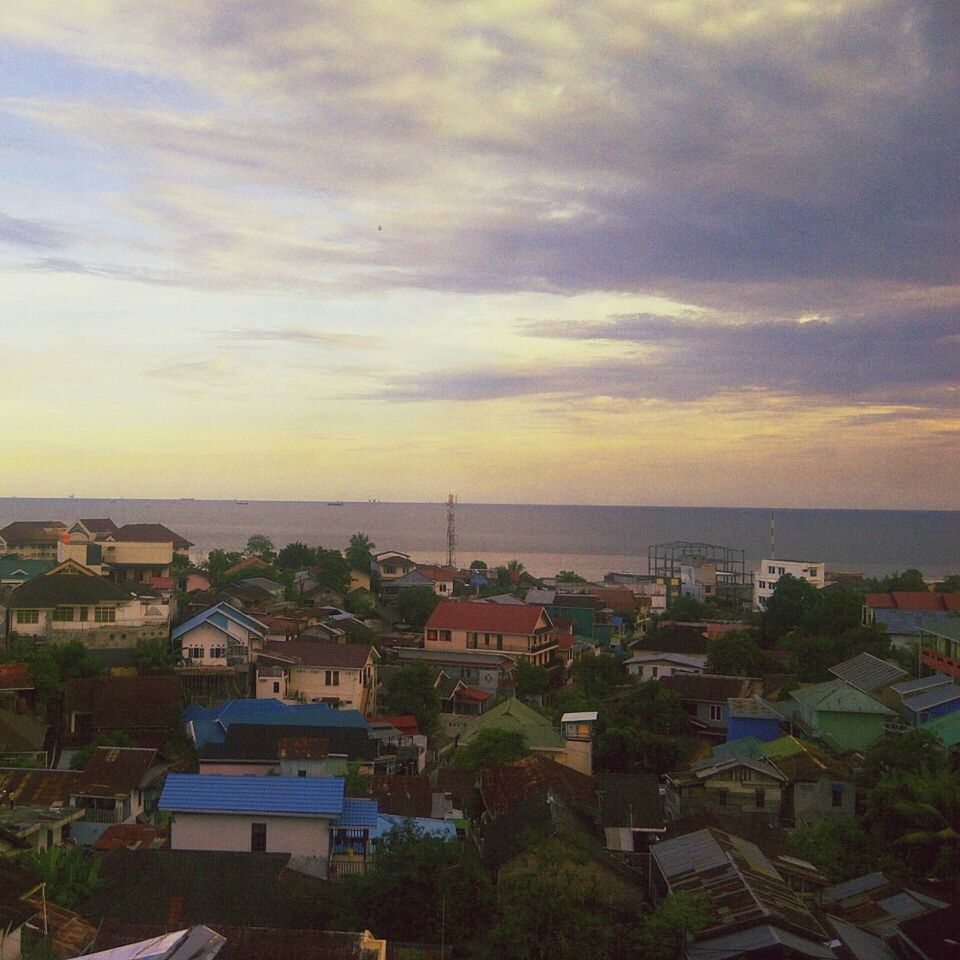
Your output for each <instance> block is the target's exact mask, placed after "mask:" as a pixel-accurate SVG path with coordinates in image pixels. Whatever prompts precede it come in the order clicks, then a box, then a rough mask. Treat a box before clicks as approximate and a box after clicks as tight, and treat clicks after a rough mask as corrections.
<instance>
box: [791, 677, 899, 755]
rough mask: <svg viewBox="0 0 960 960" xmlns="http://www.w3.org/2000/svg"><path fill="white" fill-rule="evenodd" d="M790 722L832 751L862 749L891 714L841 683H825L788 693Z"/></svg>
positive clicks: (877, 736) (877, 735) (873, 740)
mask: <svg viewBox="0 0 960 960" xmlns="http://www.w3.org/2000/svg"><path fill="white" fill-rule="evenodd" d="M790 696H791V698H792V699H793V701H794V702H795V705H794V708H793V720H794V723H796V724H797V726H798V727H800V729H801V730H802V731H803V732H804V733H806V734H807V736H810V737H813V739H815V740H823V741H824V742H825V743H827V744H828V745H829V746H831V747H832V748H834V749H836V750H840V751H846V750H866V749H867V748H868V747H870V746H872V745H873V744H874V743H876V742H877V740H879V739H880V738H881V737H882V736H883V731H884V727H885V726H886V723H887V720H888V719H889V718H890V717H893V716H894V712H893V711H892V710H891V709H890V708H889V707H885V706H884V705H883V704H882V703H880V701H879V700H874V699H873V698H872V697H870V696H868V695H867V694H865V693H863V692H862V691H860V690H857V689H856V688H855V687H851V686H849V685H848V684H846V683H844V682H843V681H842V680H829V681H827V682H826V683H818V684H815V685H814V686H810V687H801V688H800V689H798V690H793V691H792V692H791V693H790Z"/></svg>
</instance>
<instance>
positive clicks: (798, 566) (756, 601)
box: [753, 559, 826, 610]
mask: <svg viewBox="0 0 960 960" xmlns="http://www.w3.org/2000/svg"><path fill="white" fill-rule="evenodd" d="M811 569H813V570H814V572H813V573H811V572H810V570H811ZM771 570H772V572H771ZM786 574H790V576H792V577H796V578H797V579H798V580H808V581H809V582H810V583H812V584H813V585H814V586H815V587H816V588H817V589H821V588H822V587H823V586H824V584H825V583H826V565H825V564H824V563H823V562H822V561H817V560H771V559H764V560H761V561H760V566H759V567H758V568H757V569H756V570H755V571H754V573H753V609H754V610H763V609H764V607H765V606H766V605H767V603H768V601H769V600H770V597H772V596H773V591H774V590H776V588H777V582H778V581H779V579H780V578H781V577H782V576H785V575H786ZM761 584H763V586H761Z"/></svg>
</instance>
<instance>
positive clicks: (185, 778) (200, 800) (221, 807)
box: [158, 773, 343, 816]
mask: <svg viewBox="0 0 960 960" xmlns="http://www.w3.org/2000/svg"><path fill="white" fill-rule="evenodd" d="M158 806H159V808H160V809H161V810H171V811H177V812H207V813H278V814H282V813H289V814H294V815H303V816H338V815H339V814H340V812H341V810H342V809H343V780H342V779H341V778H340V777H242V776H222V775H218V774H211V775H206V774H205V775H203V776H201V775H200V774H198V773H171V774H169V775H168V776H167V781H166V783H165V784H164V787H163V793H161V795H160V802H159V804H158Z"/></svg>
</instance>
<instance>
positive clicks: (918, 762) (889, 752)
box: [861, 729, 950, 787]
mask: <svg viewBox="0 0 960 960" xmlns="http://www.w3.org/2000/svg"><path fill="white" fill-rule="evenodd" d="M949 764H950V754H949V752H948V751H947V748H946V747H945V746H944V745H943V744H942V743H941V742H940V740H939V739H937V736H936V735H935V734H933V733H931V732H930V731H929V730H923V729H919V730H909V731H907V732H906V733H903V734H901V735H900V736H897V737H892V738H889V739H883V740H878V741H877V742H876V743H875V744H874V745H873V746H872V747H870V749H869V750H867V752H866V754H865V755H864V758H863V770H862V773H861V783H862V785H863V786H865V787H873V786H875V785H876V784H878V783H879V782H880V781H881V780H882V779H883V778H885V777H889V776H895V775H898V774H908V775H910V776H915V777H921V778H927V777H937V776H939V775H940V774H942V773H943V772H944V771H945V770H946V769H947V768H948V766H949Z"/></svg>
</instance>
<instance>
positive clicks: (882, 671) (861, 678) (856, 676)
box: [830, 653, 910, 693]
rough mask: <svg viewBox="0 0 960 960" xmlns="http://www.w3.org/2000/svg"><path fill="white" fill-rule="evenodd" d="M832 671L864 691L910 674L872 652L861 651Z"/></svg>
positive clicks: (845, 681) (902, 678) (907, 676)
mask: <svg viewBox="0 0 960 960" xmlns="http://www.w3.org/2000/svg"><path fill="white" fill-rule="evenodd" d="M830 673H832V674H833V675H834V676H835V677H839V678H840V679H841V680H843V681H844V683H849V684H850V686H851V687H856V688H857V690H862V691H863V692H864V693H872V692H873V691H874V690H879V689H880V688H881V687H886V686H889V685H890V684H891V683H897V682H900V681H903V680H907V679H908V678H909V676H910V674H909V673H907V671H906V670H902V669H901V668H900V667H898V666H896V665H895V664H892V663H887V661H886V660H881V659H880V658H879V657H875V656H874V655H873V654H872V653H860V654H858V655H857V656H855V657H853V658H852V659H850V660H844V662H843V663H838V664H837V665H836V666H835V667H831V668H830Z"/></svg>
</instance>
